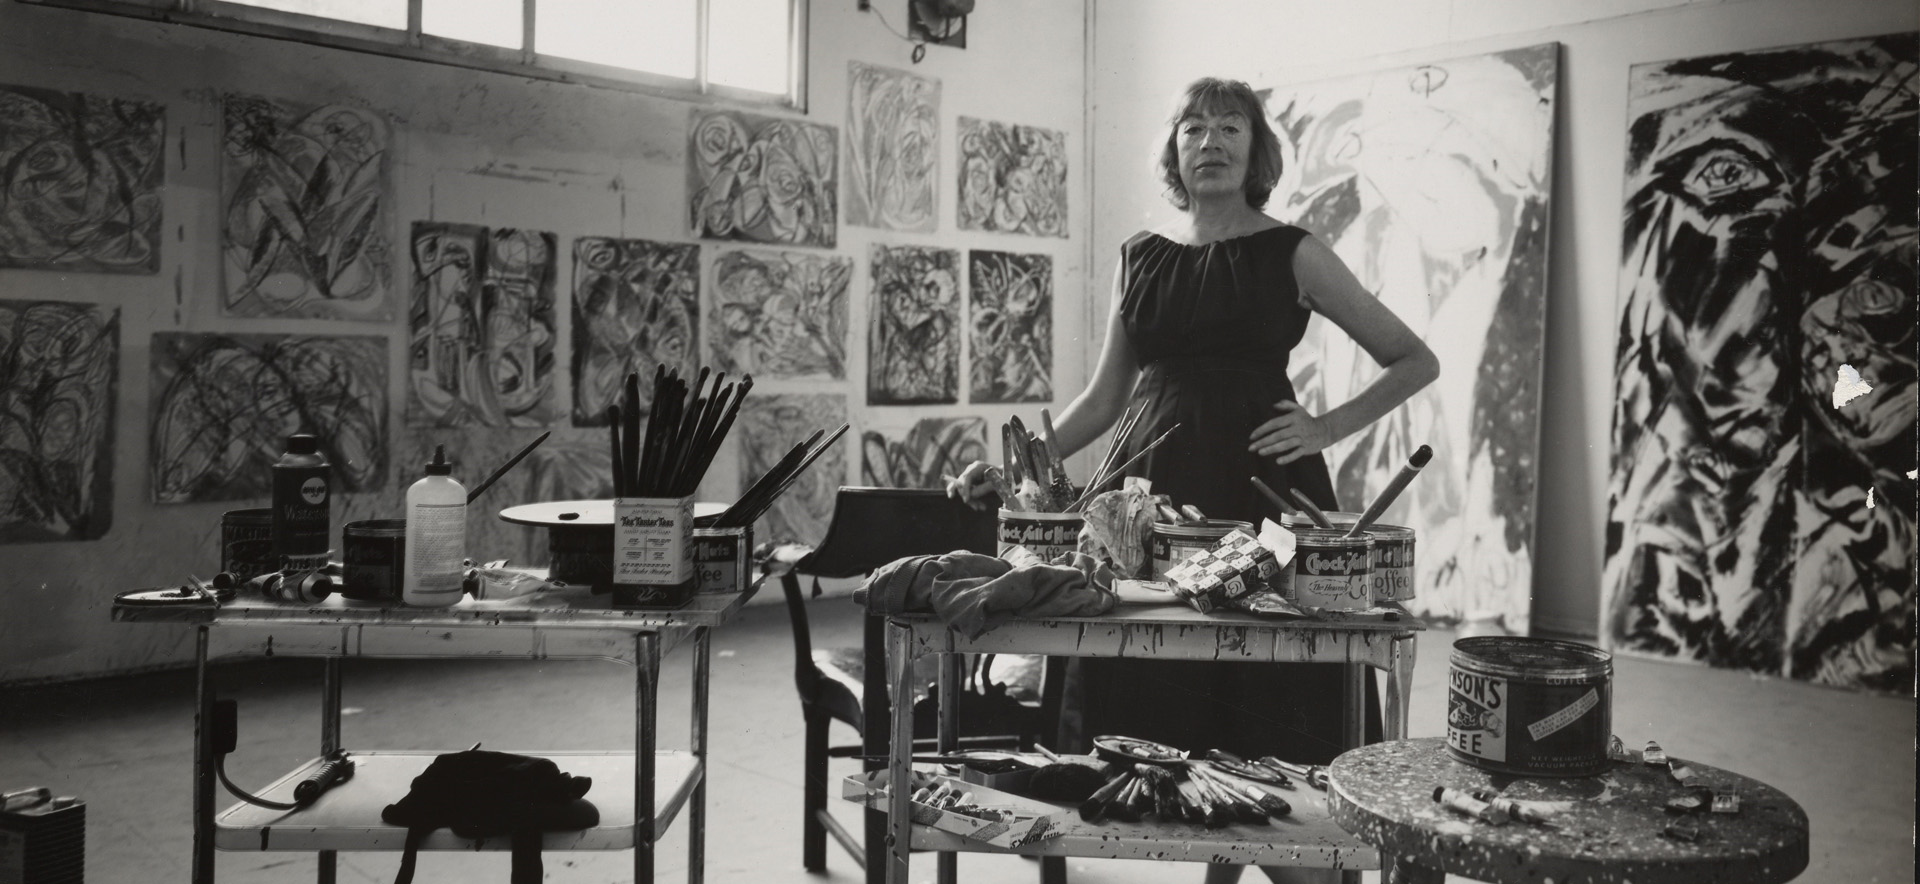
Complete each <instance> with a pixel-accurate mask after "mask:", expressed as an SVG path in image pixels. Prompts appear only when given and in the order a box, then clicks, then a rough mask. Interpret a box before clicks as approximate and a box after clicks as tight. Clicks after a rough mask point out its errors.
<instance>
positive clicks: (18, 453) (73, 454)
mask: <svg viewBox="0 0 1920 884" xmlns="http://www.w3.org/2000/svg"><path fill="white" fill-rule="evenodd" d="M119 356H120V311H119V310H118V309H116V308H113V307H103V306H99V305H96V304H76V303H70V302H65V301H0V543H42V542H47V541H57V540H94V539H97V538H99V537H101V536H103V535H105V534H106V533H107V526H108V525H109V524H111V523H112V521H113V429H114V426H113V424H114V422H113V409H114V405H115V401H116V398H117V397H116V396H115V395H114V391H115V377H116V375H117V372H118V368H117V366H118V365H119Z"/></svg>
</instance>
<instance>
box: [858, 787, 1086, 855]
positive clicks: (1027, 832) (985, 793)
mask: <svg viewBox="0 0 1920 884" xmlns="http://www.w3.org/2000/svg"><path fill="white" fill-rule="evenodd" d="M889 774H890V771H884V770H876V771H870V772H867V773H858V774H854V775H852V776H849V777H847V778H846V780H844V781H843V785H842V787H841V792H840V797H842V798H845V799H847V800H848V801H853V802H856V803H858V804H862V805H865V806H866V807H869V808H872V809H874V810H880V811H884V810H886V809H887V807H888V803H889V801H890V800H891V798H890V795H889V790H888V789H887V781H888V775H889ZM942 783H944V784H946V785H948V786H950V787H952V788H955V789H958V790H960V791H962V792H971V793H973V798H972V800H971V801H970V802H969V804H970V805H971V806H975V807H989V808H994V809H995V810H997V811H999V812H1000V813H999V818H998V819H994V818H990V816H976V815H972V814H969V813H966V812H963V811H961V810H956V809H951V808H949V809H942V808H936V807H933V806H930V805H927V804H922V803H919V802H914V803H913V804H912V805H911V806H912V813H911V815H912V818H913V822H914V824H915V825H922V826H930V827H932V828H935V829H938V830H940V831H942V832H949V833H951V834H954V835H958V836H960V837H962V838H965V839H967V840H969V841H978V842H980V843H981V844H987V845H991V846H993V847H1004V848H1009V849H1011V848H1016V847H1020V846H1022V845H1026V844H1032V843H1035V842H1038V841H1044V840H1046V839H1048V838H1052V837H1055V836H1057V835H1059V834H1060V829H1059V824H1060V823H1062V822H1064V821H1065V820H1064V817H1063V815H1064V814H1068V813H1072V811H1067V810H1061V809H1059V808H1056V807H1054V806H1052V805H1047V804H1041V803H1039V802H1036V801H1033V800H1031V799H1027V798H1022V797H1020V796H1018V795H1013V794H1009V793H1006V792H1001V791H998V790H996V789H992V788H989V787H987V786H979V785H974V784H972V783H966V782H962V781H960V780H959V779H956V778H954V777H949V776H944V775H941V774H935V773H928V772H926V771H914V773H913V782H912V784H911V788H912V789H913V791H915V792H918V791H920V790H921V789H924V788H927V787H929V786H934V785H938V784H942Z"/></svg>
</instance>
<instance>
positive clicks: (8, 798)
mask: <svg viewBox="0 0 1920 884" xmlns="http://www.w3.org/2000/svg"><path fill="white" fill-rule="evenodd" d="M86 859H87V805H86V804H85V802H82V801H81V800H80V799H78V798H73V797H68V796H61V797H58V798H56V797H54V795H53V792H52V791H51V790H49V789H47V788H46V787H44V786H38V787H34V788H30V789H21V790H19V791H17V792H8V793H6V794H4V795H0V884H27V882H33V884H81V882H82V881H84V880H85V878H86Z"/></svg>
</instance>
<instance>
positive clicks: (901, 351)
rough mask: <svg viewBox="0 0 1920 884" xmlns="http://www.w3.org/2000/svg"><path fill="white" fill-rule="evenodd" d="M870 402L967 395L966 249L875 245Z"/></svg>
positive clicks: (934, 399)
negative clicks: (963, 369) (963, 360)
mask: <svg viewBox="0 0 1920 884" xmlns="http://www.w3.org/2000/svg"><path fill="white" fill-rule="evenodd" d="M871 256H872V262H873V266H872V268H871V269H870V273H871V275H872V277H873V300H872V302H871V303H870V305H869V310H868V316H869V317H870V318H869V320H868V322H869V333H868V336H867V404H868V405H925V404H929V403H943V402H944V403H952V402H958V401H959V400H960V252H959V251H957V250H954V249H931V248H925V247H922V246H885V245H878V244H876V245H874V246H873V248H872V253H871Z"/></svg>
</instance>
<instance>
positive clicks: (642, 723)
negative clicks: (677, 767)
mask: <svg viewBox="0 0 1920 884" xmlns="http://www.w3.org/2000/svg"><path fill="white" fill-rule="evenodd" d="M633 652H634V655H633V656H634V667H635V668H636V669H637V670H638V671H637V673H636V674H635V676H634V689H633V692H634V698H633V705H634V709H633V716H634V717H633V732H634V741H635V742H636V743H638V744H639V746H638V748H637V749H636V750H635V752H634V759H633V880H634V884H653V841H654V825H653V762H654V758H653V753H654V744H655V743H656V742H657V738H658V736H659V735H658V734H657V733H655V731H654V721H655V719H656V715H655V713H656V712H657V711H658V706H659V702H660V695H659V689H660V636H659V635H658V634H656V633H651V632H636V633H634V636H633Z"/></svg>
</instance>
